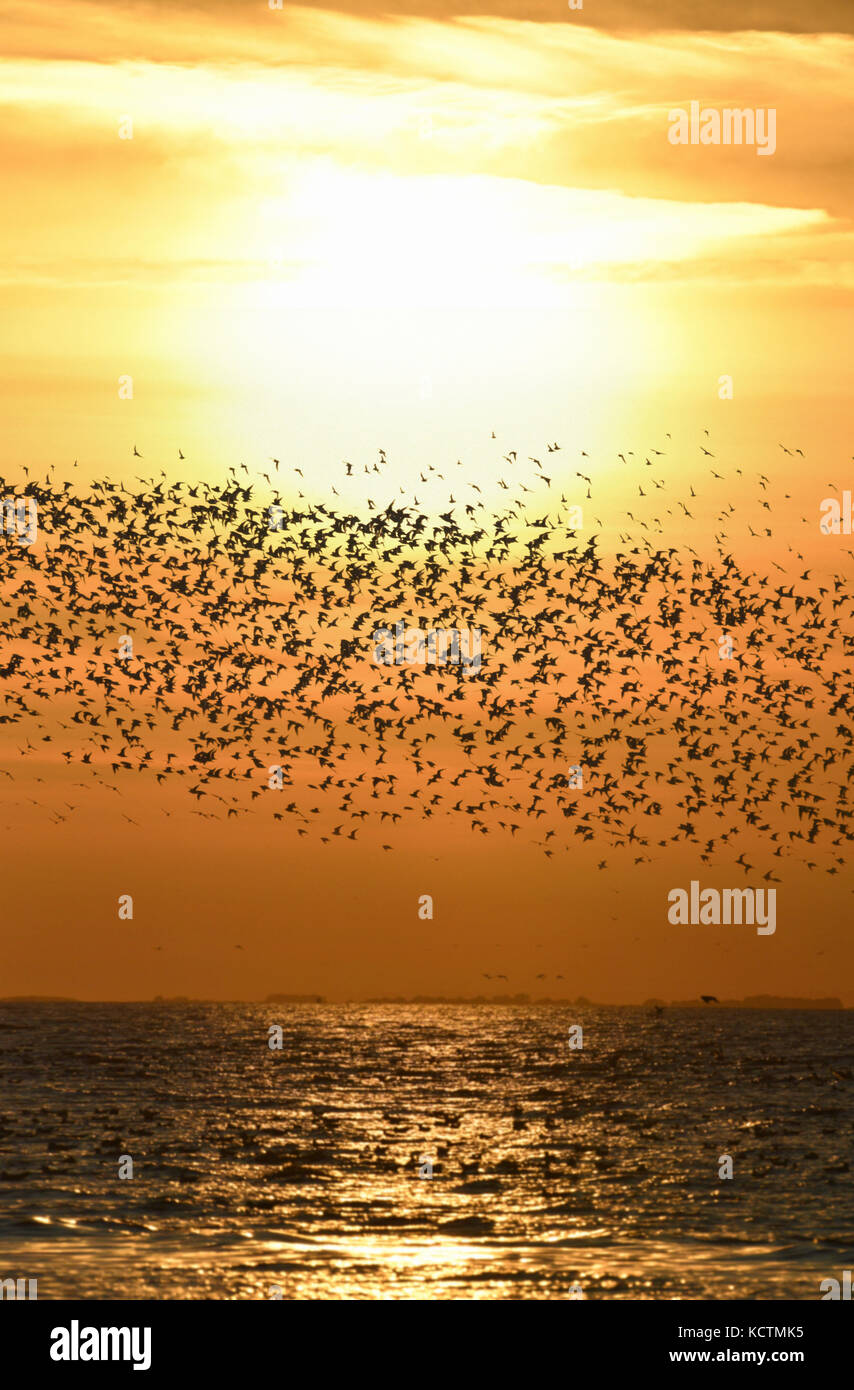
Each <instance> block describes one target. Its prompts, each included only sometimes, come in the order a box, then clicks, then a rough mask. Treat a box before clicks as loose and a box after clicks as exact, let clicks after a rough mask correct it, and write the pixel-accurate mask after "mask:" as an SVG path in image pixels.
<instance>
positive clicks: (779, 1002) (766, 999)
mask: <svg viewBox="0 0 854 1390" xmlns="http://www.w3.org/2000/svg"><path fill="white" fill-rule="evenodd" d="M4 1004H84V1005H85V1004H111V1005H116V1006H121V1005H126V1006H130V1005H140V1004H148V1005H154V1004H157V1005H160V1006H162V1007H169V1006H182V1007H183V1006H184V1005H185V1004H269V1005H271V1006H273V1007H277V1006H279V1005H282V1004H286V1005H291V1004H295V1005H304V1004H308V1005H313V1006H317V1005H321V1006H323V1005H332V1006H337V1005H341V1004H383V1005H388V1004H402V1005H410V1006H411V1005H427V1006H435V1005H437V1004H453V1005H464V1006H466V1007H475V1006H478V1005H480V1006H486V1007H491V1008H492V1007H505V1008H529V1007H536V1008H539V1007H546V1008H576V1009H640V1010H643V1011H645V1012H649V1010H650V1009H662V1010H666V1009H700V1010H705V1011H710V1010H713V1009H748V1010H752V1011H761V1010H763V1009H765V1010H770V1009H774V1010H782V1009H788V1010H793V1011H796V1010H802V1011H803V1010H819V1011H821V1012H839V1013H846V1012H850V1010H851V1006H850V1005H846V1004H843V1003H842V1001H841V1000H840V999H836V998H832V997H827V998H821V999H798V998H796V997H792V998H788V997H785V996H779V995H771V994H767V995H766V994H757V995H749V996H748V997H747V998H746V999H716V1000H714V1001H713V1002H711V1003H704V1002H703V1001H702V1000H701V999H700V998H697V999H673V1000H666V999H646V1000H644V1002H643V1003H640V1004H637V1003H635V1004H600V1003H597V1002H596V1001H595V1000H593V999H587V998H585V997H584V996H583V995H582V996H579V997H578V998H576V999H553V998H550V997H547V996H543V997H539V998H535V999H532V998H531V997H530V996H529V995H527V994H495V995H482V994H476V995H456V996H454V995H427V994H416V995H411V996H405V995H388V996H384V997H379V996H377V997H371V998H366V999H327V998H325V997H324V996H322V995H319V994H272V995H268V996H267V997H266V998H265V999H202V998H199V999H196V998H192V997H190V996H188V995H176V996H173V997H170V998H164V997H162V996H160V995H158V996H157V997H156V998H155V999H74V998H71V997H70V996H64V995H52V994H7V995H3V996H0V1006H2V1005H4Z"/></svg>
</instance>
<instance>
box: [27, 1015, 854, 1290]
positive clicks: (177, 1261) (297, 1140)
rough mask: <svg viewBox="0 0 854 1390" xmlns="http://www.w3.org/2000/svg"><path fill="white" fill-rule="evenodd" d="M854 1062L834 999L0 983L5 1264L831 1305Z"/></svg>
mask: <svg viewBox="0 0 854 1390" xmlns="http://www.w3.org/2000/svg"><path fill="white" fill-rule="evenodd" d="M579 1028H580V1030H581V1031H580V1033H579V1031H578V1030H579ZM279 1030H280V1031H279ZM852 1058H854V1011H843V1010H827V1011H817V1010H811V1011H800V1010H797V1011H796V1010H767V1011H765V1010H748V1009H734V1008H717V1007H715V1006H710V1007H708V1008H680V1009H667V1010H665V1012H664V1013H662V1014H660V1015H656V1014H655V1013H654V1012H651V1011H647V1010H645V1009H642V1008H598V1007H593V1006H591V1007H583V1008H582V1007H574V1006H571V1005H567V1006H563V1005H551V1006H538V1005H528V1006H518V1007H515V1006H470V1005H452V1004H447V1005H438V1004H437V1005H406V1004H341V1005H336V1004H316V1005H314V1004H306V1005H303V1004H300V1005H274V1004H244V1003H239V1004H238V1003H234V1004H231V1003H179V1004H175V1003H153V1004H152V1003H140V1004H132V1003H123V1004H94V1003H89V1004H87V1003H66V1002H62V1003H23V1002H12V1003H4V1004H2V1005H0V1279H7V1278H16V1279H17V1278H25V1279H36V1280H37V1281H38V1282H37V1289H38V1297H39V1299H67V1298H79V1299H146V1298H156V1299H228V1300H234V1299H264V1300H267V1299H280V1298H281V1299H287V1300H292V1299H347V1300H361V1299H382V1300H389V1299H451V1300H460V1299H463V1300H469V1299H502V1300H503V1299H520V1300H521V1299H525V1300H528V1299H716V1300H722V1299H763V1300H764V1299H800V1300H813V1299H819V1298H821V1297H822V1292H821V1284H822V1281H823V1280H826V1279H838V1280H841V1279H842V1273H843V1270H845V1269H851V1268H852V1267H854V1182H852V1167H851V1165H852V1138H854V1080H853V1079H852ZM727 1160H728V1161H727ZM728 1172H731V1176H727V1175H726V1174H727V1173H728ZM120 1174H124V1176H120Z"/></svg>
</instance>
